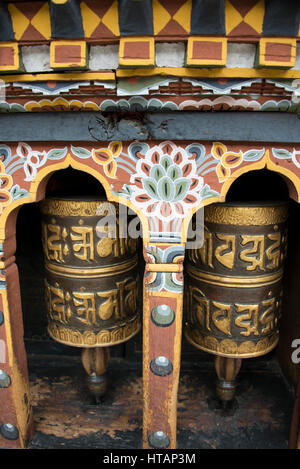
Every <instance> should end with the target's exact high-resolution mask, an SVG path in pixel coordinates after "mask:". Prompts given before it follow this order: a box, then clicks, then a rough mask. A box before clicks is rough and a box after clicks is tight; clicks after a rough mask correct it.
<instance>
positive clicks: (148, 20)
mask: <svg viewBox="0 0 300 469" xmlns="http://www.w3.org/2000/svg"><path fill="white" fill-rule="evenodd" d="M118 4H119V27H120V34H121V36H145V35H148V34H149V35H153V9H152V0H143V1H142V2H138V1H136V0H118Z"/></svg>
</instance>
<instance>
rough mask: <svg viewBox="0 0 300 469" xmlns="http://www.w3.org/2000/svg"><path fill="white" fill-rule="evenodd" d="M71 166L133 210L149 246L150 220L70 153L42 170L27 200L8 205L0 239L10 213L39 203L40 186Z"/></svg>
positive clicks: (0, 231)
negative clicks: (92, 177) (95, 180)
mask: <svg viewBox="0 0 300 469" xmlns="http://www.w3.org/2000/svg"><path fill="white" fill-rule="evenodd" d="M69 166H71V167H72V168H74V169H78V170H80V171H84V172H85V173H89V174H91V175H92V176H94V177H95V179H97V180H98V181H99V182H100V184H102V186H103V187H104V190H105V193H106V196H107V199H108V200H109V201H112V202H118V203H120V204H123V205H126V206H127V207H129V208H131V209H132V210H133V211H134V212H135V213H136V214H137V215H138V217H139V219H140V221H141V224H142V227H143V240H144V243H145V244H149V239H150V233H149V223H148V219H147V218H146V217H145V215H144V214H143V212H142V211H141V210H139V209H138V208H137V207H136V206H135V205H134V204H133V203H132V202H131V201H130V200H128V199H125V198H123V197H120V196H116V195H113V193H112V190H111V186H110V183H109V182H108V181H107V179H106V178H105V176H103V175H102V174H101V173H100V172H99V171H97V170H95V169H94V168H91V167H90V166H87V165H86V164H84V163H80V162H78V161H76V160H75V159H74V158H73V157H72V155H71V154H70V153H68V154H67V156H66V158H65V159H64V160H63V161H61V162H59V163H56V164H53V165H49V166H46V167H44V168H42V169H40V170H39V171H38V173H37V175H36V177H35V179H34V180H33V181H32V182H31V184H30V188H29V193H30V197H28V198H26V199H22V198H21V199H18V200H16V201H14V202H12V203H11V204H10V205H8V206H7V207H6V208H5V209H4V210H3V212H2V214H1V216H0V239H5V226H6V221H7V218H8V216H9V215H10V213H11V212H12V211H13V210H15V209H16V208H17V207H20V206H21V205H23V204H28V203H32V202H36V201H37V192H38V189H39V185H40V184H41V182H42V181H43V179H45V177H46V176H48V175H49V174H51V173H54V172H55V171H59V170H60V169H65V168H68V167H69Z"/></svg>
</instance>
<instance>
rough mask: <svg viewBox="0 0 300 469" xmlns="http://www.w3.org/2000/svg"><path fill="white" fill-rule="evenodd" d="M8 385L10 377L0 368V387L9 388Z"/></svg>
mask: <svg viewBox="0 0 300 469" xmlns="http://www.w3.org/2000/svg"><path fill="white" fill-rule="evenodd" d="M10 385H11V377H10V376H9V375H8V374H7V373H5V371H3V370H0V388H9V386H10Z"/></svg>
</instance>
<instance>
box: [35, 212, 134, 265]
mask: <svg viewBox="0 0 300 469" xmlns="http://www.w3.org/2000/svg"><path fill="white" fill-rule="evenodd" d="M55 221H56V220H55V219H52V223H49V224H47V223H43V224H42V232H43V246H44V252H45V255H46V258H47V259H48V260H49V261H55V262H57V263H61V264H63V263H64V262H66V259H67V258H68V256H69V255H70V253H72V255H74V256H75V257H76V258H77V259H80V261H85V262H93V261H95V260H96V258H97V256H99V257H102V258H103V257H108V256H111V255H113V256H114V257H120V256H124V255H126V254H127V253H128V252H129V253H134V252H135V250H136V240H135V239H131V238H119V237H116V238H111V237H107V233H109V232H110V228H109V227H104V228H103V230H101V233H100V230H99V229H97V227H96V228H95V227H94V226H85V225H78V226H71V227H65V226H59V225H56V224H55ZM79 223H80V220H79ZM106 232H107V233H106ZM101 235H102V237H101V238H100V236H101ZM103 235H106V237H104V236H103Z"/></svg>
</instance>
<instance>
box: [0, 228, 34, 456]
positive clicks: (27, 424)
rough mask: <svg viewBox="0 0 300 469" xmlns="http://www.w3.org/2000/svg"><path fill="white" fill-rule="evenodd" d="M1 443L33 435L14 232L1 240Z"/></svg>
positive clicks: (19, 442)
mask: <svg viewBox="0 0 300 469" xmlns="http://www.w3.org/2000/svg"><path fill="white" fill-rule="evenodd" d="M1 246H2V247H3V252H2V253H1V266H0V269H1V281H0V394H1V398H0V416H1V418H0V447H3V448H6V447H7V448H16V449H17V448H19V449H20V448H25V447H26V446H27V443H28V442H29V441H30V439H31V438H32V435H33V420H32V412H31V405H30V390H29V380H28V371H27V360H26V351H25V347H24V341H23V318H22V309H21V296H20V288H19V274H18V268H17V266H16V264H15V258H14V253H15V235H13V236H11V237H7V238H6V240H5V241H3V243H2V244H1Z"/></svg>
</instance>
